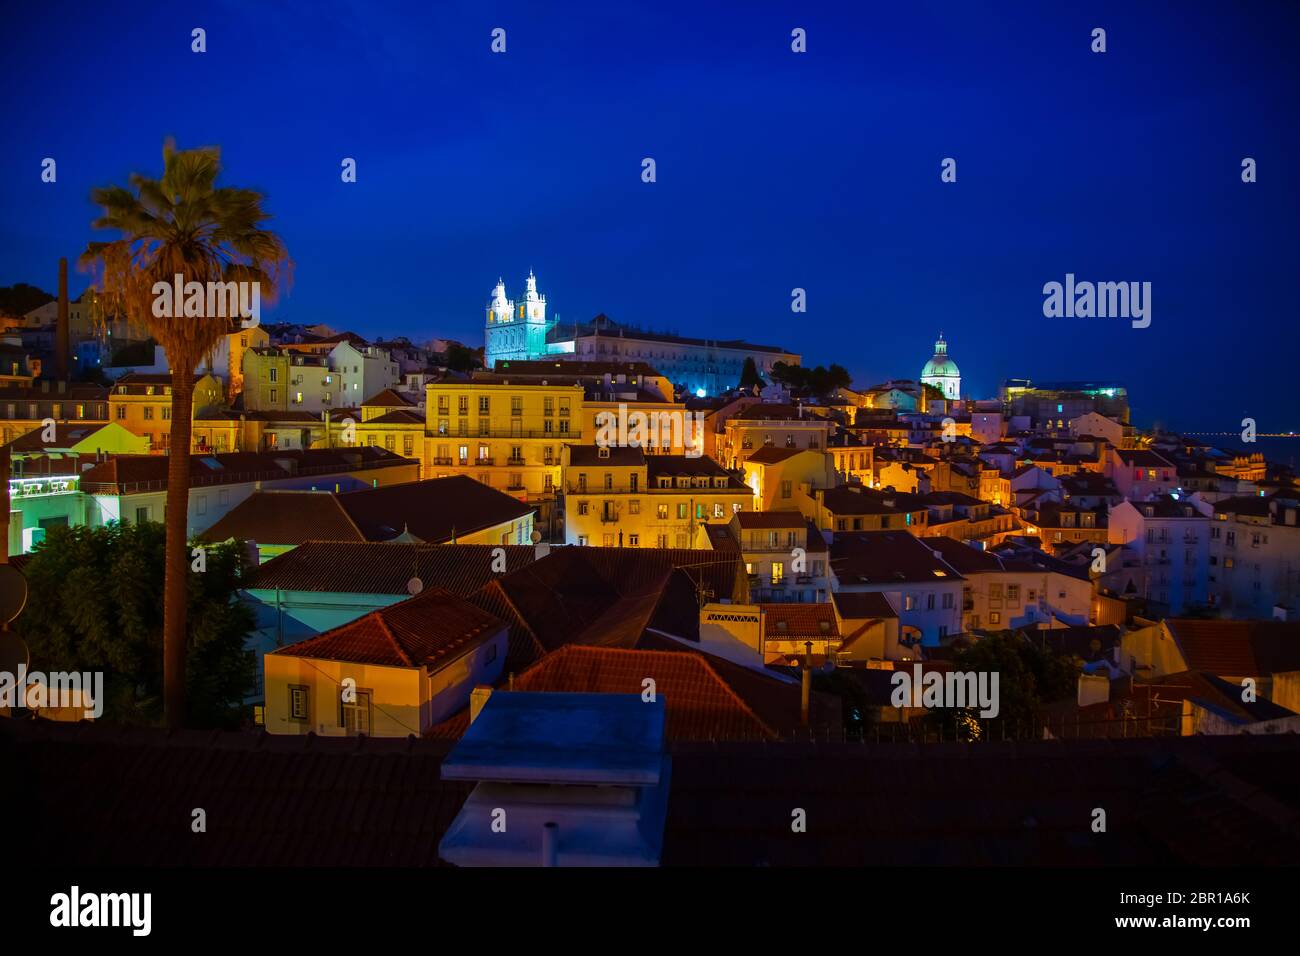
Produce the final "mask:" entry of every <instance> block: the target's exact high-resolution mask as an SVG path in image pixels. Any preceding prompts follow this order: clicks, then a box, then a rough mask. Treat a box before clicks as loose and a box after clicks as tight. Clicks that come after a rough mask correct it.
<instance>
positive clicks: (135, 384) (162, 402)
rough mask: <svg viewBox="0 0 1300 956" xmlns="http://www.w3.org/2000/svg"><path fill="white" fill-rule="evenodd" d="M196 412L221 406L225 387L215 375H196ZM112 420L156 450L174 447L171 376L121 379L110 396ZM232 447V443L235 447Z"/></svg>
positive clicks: (140, 375)
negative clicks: (172, 445)
mask: <svg viewBox="0 0 1300 956" xmlns="http://www.w3.org/2000/svg"><path fill="white" fill-rule="evenodd" d="M194 382H195V385H194V412H195V417H196V418H197V417H198V413H199V412H201V411H203V410H205V409H210V408H216V407H220V405H221V404H222V400H223V398H224V388H223V386H222V384H221V382H220V381H219V380H218V379H217V378H216V377H215V376H213V375H210V374H204V375H196V376H194ZM108 408H109V420H110V421H114V422H117V424H119V425H121V426H122V427H124V428H126V429H127V430H128V431H131V432H134V433H135V434H137V435H141V436H143V437H145V438H147V439H149V442H150V445H151V447H152V449H153V450H154V451H161V450H165V449H167V448H169V447H170V446H171V431H172V421H171V419H172V377H171V375H145V374H141V373H135V372H133V373H131V374H130V375H124V376H122V377H121V378H120V379H118V380H117V381H116V382H115V383H114V384H113V387H112V390H111V391H110V392H109V396H108ZM232 447H233V446H232Z"/></svg>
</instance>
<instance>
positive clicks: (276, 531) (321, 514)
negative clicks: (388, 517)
mask: <svg viewBox="0 0 1300 956" xmlns="http://www.w3.org/2000/svg"><path fill="white" fill-rule="evenodd" d="M199 538H200V540H203V541H227V540H230V539H231V538H233V539H235V540H236V541H256V542H258V543H259V544H269V545H299V544H302V543H303V542H305V541H313V540H314V541H340V542H342V541H353V542H360V541H365V540H366V539H365V535H363V534H362V533H361V530H360V529H359V528H358V527H357V526H356V524H354V523H353V521H352V519H351V518H349V517H348V513H347V512H346V511H344V510H343V506H342V505H340V504H339V499H338V496H337V495H335V494H333V493H332V492H325V491H255V492H253V493H252V494H251V495H249V496H248V497H247V498H245V499H244V500H243V501H241V502H240V503H239V504H238V505H236V506H235V507H234V508H232V509H231V510H230V511H229V512H227V513H226V515H225V516H224V517H222V518H221V519H219V520H218V521H217V522H216V524H214V525H212V527H210V528H208V530H207V531H205V532H203V534H201V535H200V536H199Z"/></svg>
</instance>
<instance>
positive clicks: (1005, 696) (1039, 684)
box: [932, 631, 1080, 740]
mask: <svg viewBox="0 0 1300 956" xmlns="http://www.w3.org/2000/svg"><path fill="white" fill-rule="evenodd" d="M953 669H954V670H957V671H973V672H975V673H993V672H996V673H997V675H998V715H997V716H996V717H991V718H983V717H980V716H979V708H978V707H975V708H963V709H957V710H944V711H940V712H939V713H937V714H934V715H932V717H933V719H934V720H936V721H938V722H939V723H940V724H941V725H942V726H943V728H944V733H945V735H946V734H953V738H954V739H956V740H962V739H965V740H976V739H982V738H984V737H986V736H987V737H995V736H997V735H998V734H1000V733H1001V732H1002V728H1005V729H1006V735H1007V736H1009V737H1010V736H1018V735H1020V734H1022V733H1025V732H1027V731H1028V730H1030V729H1031V728H1032V727H1033V725H1034V719H1035V717H1036V715H1037V714H1038V711H1039V708H1040V706H1041V705H1042V704H1047V703H1051V702H1053V701H1057V700H1062V699H1064V698H1066V697H1071V696H1073V695H1074V693H1075V687H1076V684H1077V681H1078V677H1079V670H1080V664H1079V661H1078V660H1077V659H1076V658H1073V657H1062V656H1060V655H1057V654H1055V653H1053V652H1052V651H1051V650H1049V649H1048V648H1047V647H1045V646H1044V647H1039V646H1037V645H1035V644H1033V643H1031V642H1029V641H1026V640H1025V639H1024V638H1023V637H1021V635H1020V634H1018V633H1016V632H1014V631H999V632H998V633H996V634H990V635H988V636H987V637H982V638H980V639H979V640H977V641H975V643H973V644H971V645H970V646H969V647H965V648H963V649H961V650H960V651H958V652H957V653H956V654H955V655H954V657H953Z"/></svg>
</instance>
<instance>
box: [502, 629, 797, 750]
mask: <svg viewBox="0 0 1300 956" xmlns="http://www.w3.org/2000/svg"><path fill="white" fill-rule="evenodd" d="M646 678H651V679H652V680H654V682H655V693H656V695H657V696H658V697H659V698H660V699H662V700H663V702H664V707H665V709H666V710H667V713H668V727H667V734H668V737H669V739H670V740H752V739H757V738H771V737H775V736H776V732H775V731H774V730H772V728H770V727H768V726H767V725H766V724H765V723H763V721H762V720H760V719H759V717H758V715H757V714H755V713H754V711H753V710H752V709H751V708H750V707H749V706H748V705H747V704H746V703H745V702H744V701H743V700H742V699H741V698H740V697H739V696H738V695H737V694H736V692H735V691H734V690H733V689H732V688H731V687H730V686H729V685H728V684H727V682H726V681H724V680H723V679H722V678H721V677H720V676H719V675H718V673H717V671H715V670H714V669H713V667H711V666H710V664H709V662H708V661H707V660H705V658H704V657H703V656H702V655H700V654H693V653H689V652H687V653H677V652H674V651H643V650H625V649H622V648H611V647H579V646H569V647H564V648H561V649H560V650H558V651H555V652H554V653H551V654H548V655H546V656H545V657H544V658H542V660H541V661H539V662H538V663H537V664H535V665H534V666H533V667H531V668H529V669H528V670H527V671H525V672H524V673H523V674H521V675H520V676H519V677H518V678H516V680H515V690H524V691H546V692H580V693H599V694H638V695H639V694H641V693H643V691H644V684H643V681H644V680H645V679H646Z"/></svg>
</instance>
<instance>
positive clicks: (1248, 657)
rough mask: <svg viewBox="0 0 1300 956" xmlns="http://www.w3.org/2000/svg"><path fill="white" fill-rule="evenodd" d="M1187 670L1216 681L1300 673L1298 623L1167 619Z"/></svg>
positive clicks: (1168, 626) (1299, 628)
mask: <svg viewBox="0 0 1300 956" xmlns="http://www.w3.org/2000/svg"><path fill="white" fill-rule="evenodd" d="M1164 625H1165V627H1167V628H1168V629H1169V633H1170V634H1172V635H1173V638H1174V640H1175V641H1176V642H1177V643H1178V649H1179V650H1180V651H1181V652H1182V655H1183V660H1184V661H1185V662H1186V663H1187V668H1188V670H1193V671H1208V672H1209V673H1211V674H1217V675H1219V676H1220V677H1268V676H1270V675H1272V674H1275V673H1285V672H1289V671H1300V623H1294V622H1286V621H1202V620H1195V619H1191V618H1168V619H1166V620H1165V622H1164Z"/></svg>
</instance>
